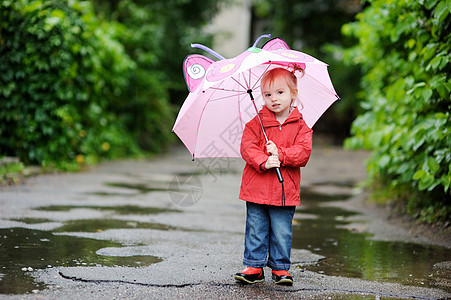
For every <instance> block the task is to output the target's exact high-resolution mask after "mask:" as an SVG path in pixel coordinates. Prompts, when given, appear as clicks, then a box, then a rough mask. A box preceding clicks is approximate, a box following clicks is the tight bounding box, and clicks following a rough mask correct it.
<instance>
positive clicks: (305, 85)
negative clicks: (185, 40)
mask: <svg viewBox="0 0 451 300" xmlns="http://www.w3.org/2000/svg"><path fill="white" fill-rule="evenodd" d="M257 41H258V40H257ZM256 43H257V42H256ZM254 45H255V44H254ZM213 54H216V53H215V52H213ZM217 56H219V55H217ZM221 58H222V57H221ZM293 64H297V65H298V66H300V67H301V68H303V69H304V71H305V74H304V75H303V76H302V75H301V74H300V73H299V72H296V73H299V74H297V77H298V90H299V96H298V98H299V100H300V101H301V103H302V105H299V106H298V107H297V109H299V111H300V112H301V113H302V115H303V117H304V120H305V122H306V124H307V125H308V126H309V127H310V128H311V127H313V125H314V124H315V122H316V121H317V120H318V119H319V117H320V116H321V115H322V114H323V113H324V112H325V111H326V110H327V108H328V107H329V106H330V105H331V104H332V103H333V102H334V101H336V100H337V99H338V98H339V97H338V96H337V94H336V92H335V89H334V87H333V85H332V82H331V80H330V77H329V73H328V71H327V67H328V66H327V64H325V63H323V62H321V61H319V60H317V59H316V58H314V57H312V56H310V55H307V54H305V53H302V52H300V51H295V50H291V49H289V47H288V46H287V44H286V43H285V42H284V41H283V40H281V39H273V40H270V41H269V42H267V43H266V44H265V45H264V46H263V47H262V48H261V49H260V48H257V47H255V46H253V47H251V48H249V49H248V50H247V51H245V52H243V53H241V54H240V55H238V56H236V57H234V58H230V59H221V60H219V61H213V60H211V59H209V58H207V57H205V56H202V55H190V56H188V57H187V58H186V59H185V62H184V69H185V80H186V82H187V85H188V88H189V90H190V93H189V95H188V97H187V98H186V100H185V102H184V103H183V106H182V108H181V109H180V112H179V114H178V116H177V119H176V121H175V124H174V127H173V132H175V133H176V134H177V136H178V137H179V138H180V139H181V140H182V142H183V143H184V144H185V146H186V147H187V148H188V150H189V151H190V153H191V155H192V156H193V158H206V157H240V142H241V136H242V133H243V129H244V126H245V125H246V123H247V122H249V121H250V120H251V119H252V118H253V117H255V116H256V114H257V109H256V107H258V108H261V107H262V106H263V105H264V100H263V99H262V96H261V92H260V81H261V78H262V76H263V75H264V73H265V72H267V71H268V70H271V69H273V68H280V67H283V68H286V69H288V70H290V69H291V66H293ZM252 95H253V97H252V98H254V99H255V103H253V102H252V100H251V96H252ZM254 104H255V106H254Z"/></svg>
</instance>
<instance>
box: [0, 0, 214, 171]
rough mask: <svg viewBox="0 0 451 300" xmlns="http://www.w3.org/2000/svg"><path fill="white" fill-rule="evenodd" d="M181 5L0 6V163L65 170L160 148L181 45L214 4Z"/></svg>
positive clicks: (73, 0) (34, 1) (26, 2)
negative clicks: (9, 160)
mask: <svg viewBox="0 0 451 300" xmlns="http://www.w3.org/2000/svg"><path fill="white" fill-rule="evenodd" d="M182 2H183V3H182ZM182 2H181V1H175V0H168V1H151V2H150V3H148V1H139V0H136V1H131V0H118V1H93V2H92V3H94V4H95V5H94V6H93V4H91V2H89V1H78V0H70V1H69V0H62V1H59V0H17V1H11V0H0V18H1V19H0V20H1V23H0V136H1V139H0V155H10V156H18V157H20V159H21V160H22V161H23V162H25V163H26V164H40V165H42V166H43V167H45V168H53V167H56V168H60V169H69V170H71V169H72V170H73V169H77V168H78V166H79V165H80V164H83V163H86V162H88V163H93V162H96V161H98V160H99V159H101V158H118V157H124V156H135V155H139V154H142V153H143V151H147V152H156V151H161V150H162V149H164V147H165V146H166V145H167V144H168V141H169V140H170V138H171V136H172V135H171V131H170V128H171V125H172V123H173V119H174V112H173V109H172V107H171V103H170V97H171V96H172V95H175V94H176V93H177V92H178V93H180V92H181V91H183V92H185V90H186V88H185V86H184V85H183V75H182V72H181V67H180V65H181V63H180V62H181V61H183V58H184V56H185V55H186V53H187V52H188V51H189V49H187V47H189V43H188V42H186V40H185V39H188V40H194V39H197V40H199V41H205V40H207V39H208V37H206V36H202V35H200V33H199V31H198V30H197V29H198V28H199V26H201V25H202V24H204V23H205V22H206V20H208V18H209V16H210V15H211V13H212V12H213V11H215V9H216V3H217V2H218V1H203V2H205V3H202V5H200V4H199V3H198V2H197V1H194V0H186V1H182ZM195 7H197V8H198V9H199V11H198V12H197V14H191V12H192V9H193V8H195ZM190 16H191V17H190ZM182 37H183V38H182ZM187 45H188V46H187ZM168 50H170V51H168ZM175 65H177V66H175ZM177 71H179V72H177ZM179 101H181V100H179Z"/></svg>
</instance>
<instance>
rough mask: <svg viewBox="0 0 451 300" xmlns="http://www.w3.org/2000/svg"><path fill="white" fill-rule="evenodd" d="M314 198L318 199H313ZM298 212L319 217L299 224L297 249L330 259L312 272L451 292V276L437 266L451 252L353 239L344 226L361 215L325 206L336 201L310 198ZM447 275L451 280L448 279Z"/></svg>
mask: <svg viewBox="0 0 451 300" xmlns="http://www.w3.org/2000/svg"><path fill="white" fill-rule="evenodd" d="M312 196H313V197H312ZM302 201H303V205H302V206H301V207H299V208H298V212H301V213H303V214H304V213H305V214H312V215H315V216H317V218H315V219H308V220H302V219H297V220H296V222H294V226H293V248H298V249H305V248H307V249H309V250H311V251H312V252H314V253H317V254H320V255H324V256H326V259H325V260H323V261H321V262H320V263H318V264H317V265H314V266H309V267H307V269H309V270H311V271H315V272H319V273H324V274H327V275H332V276H345V277H354V278H361V279H364V280H380V281H385V282H397V283H401V284H404V285H415V286H423V287H437V288H441V289H443V290H446V291H451V287H450V285H451V284H450V282H449V278H450V277H449V276H450V275H451V274H450V272H449V271H445V270H443V269H441V270H438V269H434V268H433V265H434V264H436V263H439V262H443V261H449V260H451V252H450V251H449V250H448V249H446V248H444V247H438V246H428V245H418V244H411V243H401V242H381V241H374V240H369V239H368V238H369V237H371V235H369V234H363V233H353V232H351V231H349V230H347V229H344V228H340V226H343V225H346V224H349V222H346V221H345V219H346V217H348V216H351V215H355V214H356V213H353V212H349V211H346V210H343V209H340V208H337V207H330V206H321V202H322V203H324V202H326V201H331V199H330V197H328V196H325V197H324V198H323V199H322V196H321V195H318V194H316V195H313V194H311V193H305V194H304V195H303V200H302ZM446 273H447V274H446Z"/></svg>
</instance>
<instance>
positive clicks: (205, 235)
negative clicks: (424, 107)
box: [0, 147, 451, 299]
mask: <svg viewBox="0 0 451 300" xmlns="http://www.w3.org/2000/svg"><path fill="white" fill-rule="evenodd" d="M366 156H367V154H366V153H364V152H347V151H343V150H341V149H339V148H334V147H315V148H314V152H313V155H312V158H311V161H310V162H309V164H308V166H307V167H306V168H305V169H303V170H302V183H301V186H302V187H303V188H305V189H309V190H316V191H318V192H321V193H324V194H329V195H330V194H334V193H339V194H343V193H344V194H349V195H352V197H351V199H350V200H349V201H351V203H353V202H352V201H354V203H360V202H361V200H362V199H363V198H364V195H363V194H361V192H360V191H359V190H358V189H355V188H352V187H350V186H351V185H352V184H354V183H357V182H359V181H361V180H362V179H364V177H365V171H364V167H363V160H364V159H365V158H366ZM242 168H243V162H242V161H241V160H232V159H212V160H203V161H194V162H193V161H191V159H190V156H189V154H188V152H187V151H186V150H184V149H183V148H180V149H175V150H173V151H172V152H171V154H170V155H167V156H161V157H155V158H153V159H150V160H146V161H118V162H110V163H105V164H102V165H99V166H96V167H93V168H91V169H90V170H87V171H85V172H80V173H75V174H56V175H42V176H37V177H34V178H30V179H28V180H27V181H26V183H25V184H21V185H18V186H15V187H7V188H2V189H1V190H0V207H1V212H0V229H1V230H3V231H2V232H3V233H4V237H5V240H6V239H7V238H6V233H5V232H7V230H11V229H12V230H18V229H16V228H20V229H26V230H28V231H27V232H28V234H35V233H39V232H42V233H45V234H47V235H46V236H45V237H41V238H39V241H40V242H42V243H50V242H52V240H53V239H55V240H58V239H59V238H64V239H65V241H66V240H70V241H71V242H73V243H74V245H77V244H82V242H83V243H85V242H86V241H89V243H87V244H86V245H92V243H93V242H92V241H94V242H98V241H107V242H108V243H111V245H108V246H105V247H101V246H98V247H97V248H95V246H94V249H93V250H89V251H90V253H85V252H82V249H78V248H76V247H75V246H70V247H67V248H65V249H64V250H61V251H65V252H68V253H70V254H71V256H68V257H76V259H74V260H73V261H75V262H71V263H67V262H62V261H59V260H57V259H55V258H52V257H51V256H52V255H53V254H52V253H54V252H45V253H44V252H43V253H42V255H41V254H40V253H39V252H40V251H41V250H40V247H39V246H37V247H36V249H33V250H32V251H34V252H35V253H36V255H38V256H37V257H40V256H39V255H41V256H42V257H41V258H40V260H41V261H43V263H42V264H40V265H37V264H36V262H33V261H30V262H29V264H30V265H25V264H21V265H19V264H18V265H17V266H12V265H7V266H3V268H2V269H0V280H5V281H6V280H7V279H8V278H9V279H8V280H11V279H10V277H12V276H13V275H11V273H8V268H17V269H19V268H20V269H21V272H23V273H24V274H25V275H26V276H25V277H23V278H28V279H27V280H28V283H27V284H26V286H25V287H24V288H23V290H24V292H22V293H19V294H17V292H16V294H15V295H13V294H9V295H6V294H5V291H2V290H1V289H2V286H1V285H0V299H16V298H17V299H80V298H85V299H169V298H170V299H186V298H194V299H198V298H205V299H237V298H242V299H255V298H257V297H264V298H268V299H269V298H271V299H272V298H274V299H285V298H308V299H327V298H330V299H336V298H342V299H343V298H344V299H361V298H363V299H385V298H387V299H388V298H390V299H392V298H395V299H396V298H400V299H446V298H449V297H451V294H450V293H447V292H446V291H444V290H441V289H438V288H425V287H422V286H405V285H401V284H397V283H388V282H377V281H365V280H361V279H358V278H347V277H343V276H328V275H325V274H322V273H317V272H313V271H307V270H305V269H304V266H306V265H310V264H314V263H316V262H318V261H321V260H323V259H325V257H323V256H321V255H319V254H317V253H315V251H312V250H311V249H307V247H306V248H305V249H293V252H292V261H293V267H292V269H291V270H290V272H291V273H292V275H293V277H294V280H295V284H294V285H293V286H292V287H280V286H277V285H275V284H274V283H272V282H271V279H270V277H271V274H270V270H269V269H265V271H266V277H267V280H266V282H265V283H263V284H258V285H254V286H241V285H238V284H236V283H235V281H234V279H233V274H234V273H235V272H237V271H239V270H241V269H242V264H241V261H242V253H243V232H244V223H245V205H244V202H242V201H241V200H238V199H237V195H238V192H239V185H240V179H241V178H240V177H241V170H242ZM350 206H351V207H352V206H353V205H350ZM296 218H298V219H299V218H303V214H302V212H297V213H296V216H295V219H296ZM368 218H371V215H370V214H369V215H368ZM33 220H34V221H33ZM107 221H108V222H107ZM112 221H114V222H112ZM367 221H368V223H370V224H374V225H375V226H373V228H372V229H371V230H372V234H375V235H376V236H378V235H379V236H380V237H381V238H385V239H392V240H404V241H409V242H413V243H427V242H428V241H427V240H424V239H423V238H421V237H413V236H410V235H409V233H408V232H406V231H404V230H402V229H400V228H392V227H390V225H388V224H383V223H380V222H379V223H378V222H377V220H370V219H369V220H367ZM371 222H372V223H371ZM378 228H379V230H378ZM21 234H22V235H24V239H28V236H26V235H27V233H21ZM22 240H23V239H22ZM2 245H5V243H2ZM18 245H19V246H16V247H17V248H18V249H20V248H21V247H23V246H22V244H20V242H18ZM36 245H37V244H36ZM83 245H84V244H83ZM1 247H3V246H1ZM86 247H88V246H86ZM18 251H19V250H18ZM61 251H59V252H58V255H61ZM86 251H88V250H86ZM89 251H88V252H89ZM79 252H80V254H79V256H77V254H78V253H79ZM55 255H56V254H55ZM96 259H98V261H96ZM24 260H26V258H24ZM46 260H49V263H48V264H47V263H46ZM42 265H44V266H46V267H42ZM23 268H26V269H24V270H22V269H23ZM28 268H30V269H28ZM8 276H9V277H8ZM21 278H22V277H21ZM19 281H20V278H19V279H18V280H16V281H14V280H11V282H13V284H18V283H17V282H19ZM0 283H1V282H0ZM3 289H4V290H6V288H5V287H4V286H3ZM8 290H14V288H11V289H8ZM25 291H26V293H25Z"/></svg>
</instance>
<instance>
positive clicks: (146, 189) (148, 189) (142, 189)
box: [106, 182, 168, 194]
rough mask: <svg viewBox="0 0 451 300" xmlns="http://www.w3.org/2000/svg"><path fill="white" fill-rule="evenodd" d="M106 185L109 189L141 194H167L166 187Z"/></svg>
mask: <svg viewBox="0 0 451 300" xmlns="http://www.w3.org/2000/svg"><path fill="white" fill-rule="evenodd" d="M106 185H107V186H110V187H117V188H125V189H131V190H136V191H138V192H140V193H142V194H145V193H150V192H167V191H168V189H167V187H151V186H149V185H147V184H140V183H123V182H109V183H107V184H106Z"/></svg>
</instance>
